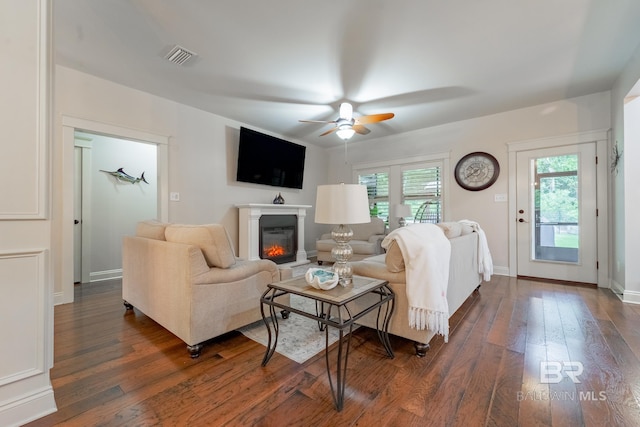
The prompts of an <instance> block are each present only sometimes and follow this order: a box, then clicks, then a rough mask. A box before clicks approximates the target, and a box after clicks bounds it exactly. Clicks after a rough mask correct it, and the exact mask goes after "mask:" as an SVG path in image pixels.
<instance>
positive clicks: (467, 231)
mask: <svg viewBox="0 0 640 427" xmlns="http://www.w3.org/2000/svg"><path fill="white" fill-rule="evenodd" d="M459 224H460V227H461V230H462V232H461V233H460V235H461V236H466V235H467V234H471V233H473V227H471V226H470V225H469V224H461V223H459Z"/></svg>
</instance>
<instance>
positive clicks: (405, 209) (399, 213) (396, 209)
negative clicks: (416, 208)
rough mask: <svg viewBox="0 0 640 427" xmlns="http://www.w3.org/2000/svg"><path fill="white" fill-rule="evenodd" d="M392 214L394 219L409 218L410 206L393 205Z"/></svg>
mask: <svg viewBox="0 0 640 427" xmlns="http://www.w3.org/2000/svg"><path fill="white" fill-rule="evenodd" d="M393 213H394V216H395V217H396V218H406V217H408V216H411V206H409V205H394V206H393Z"/></svg>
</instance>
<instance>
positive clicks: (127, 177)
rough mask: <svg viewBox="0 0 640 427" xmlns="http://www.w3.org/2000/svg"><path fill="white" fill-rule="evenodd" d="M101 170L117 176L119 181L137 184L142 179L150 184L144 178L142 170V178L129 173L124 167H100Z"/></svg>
mask: <svg viewBox="0 0 640 427" xmlns="http://www.w3.org/2000/svg"><path fill="white" fill-rule="evenodd" d="M100 172H104V173H108V174H109V175H111V176H113V177H115V178H116V179H117V180H118V181H122V182H129V183H131V184H136V183H138V182H140V181H142V182H144V183H145V184H148V182H147V180H146V179H145V178H144V172H142V175H140V178H136V177H135V176H131V175H129V174H128V173H126V172H125V171H124V170H123V168H120V169H118V170H117V171H106V170H102V169H100Z"/></svg>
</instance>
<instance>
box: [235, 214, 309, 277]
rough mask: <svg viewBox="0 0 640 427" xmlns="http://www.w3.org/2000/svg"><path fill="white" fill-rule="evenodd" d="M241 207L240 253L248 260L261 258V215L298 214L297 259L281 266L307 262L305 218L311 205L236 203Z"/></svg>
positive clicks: (239, 220) (239, 222) (239, 218)
mask: <svg viewBox="0 0 640 427" xmlns="http://www.w3.org/2000/svg"><path fill="white" fill-rule="evenodd" d="M236 207H237V208H238V209H239V217H238V227H239V241H238V252H239V253H238V255H239V256H240V258H244V259H248V260H257V259H260V252H259V247H258V246H259V244H258V242H259V233H260V217H261V216H262V215H296V216H297V217H298V250H297V252H296V260H295V261H294V262H291V263H287V264H280V266H294V265H300V264H307V263H308V262H309V260H308V259H307V252H306V251H305V250H304V219H305V217H306V216H307V209H309V208H311V205H273V204H262V203H247V204H243V205H236Z"/></svg>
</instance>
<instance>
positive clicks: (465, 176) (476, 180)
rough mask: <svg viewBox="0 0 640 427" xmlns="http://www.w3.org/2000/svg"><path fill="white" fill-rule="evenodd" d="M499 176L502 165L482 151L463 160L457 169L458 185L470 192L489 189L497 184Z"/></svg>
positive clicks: (470, 154)
mask: <svg viewBox="0 0 640 427" xmlns="http://www.w3.org/2000/svg"><path fill="white" fill-rule="evenodd" d="M499 174H500V164H498V161H497V160H496V158H495V157H493V156H492V155H491V154H489V153H483V152H481V151H476V152H474V153H469V154H467V155H466V156H464V157H463V158H461V159H460V161H458V164H456V169H455V177H456V182H457V183H458V185H460V187H462V188H464V189H465V190H470V191H480V190H484V189H485V188H489V187H490V186H491V185H493V183H494V182H496V180H497V179H498V175H499Z"/></svg>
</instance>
